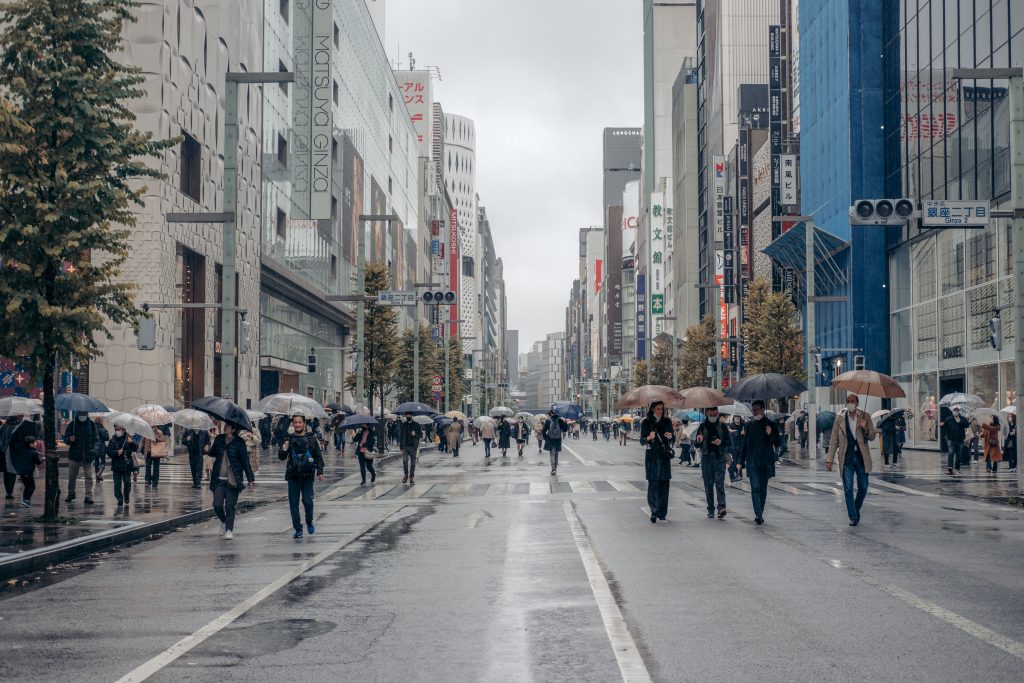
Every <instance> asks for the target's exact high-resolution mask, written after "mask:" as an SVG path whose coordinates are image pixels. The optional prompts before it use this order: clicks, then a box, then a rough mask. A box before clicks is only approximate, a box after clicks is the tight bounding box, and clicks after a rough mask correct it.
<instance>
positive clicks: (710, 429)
mask: <svg viewBox="0 0 1024 683" xmlns="http://www.w3.org/2000/svg"><path fill="white" fill-rule="evenodd" d="M695 438H696V439H697V443H699V444H700V448H701V459H700V474H701V478H702V479H703V480H704V497H705V498H706V499H707V503H708V519H714V518H715V509H716V507H715V494H716V492H717V494H718V506H717V510H718V519H724V518H725V515H726V513H727V510H726V508H725V458H726V456H727V455H728V454H729V448H730V443H731V441H730V439H729V428H728V426H726V425H725V424H724V423H723V422H721V421H720V420H719V415H718V408H717V407H710V408H708V409H707V410H705V411H704V421H703V422H701V423H700V426H699V427H697V433H696V435H695Z"/></svg>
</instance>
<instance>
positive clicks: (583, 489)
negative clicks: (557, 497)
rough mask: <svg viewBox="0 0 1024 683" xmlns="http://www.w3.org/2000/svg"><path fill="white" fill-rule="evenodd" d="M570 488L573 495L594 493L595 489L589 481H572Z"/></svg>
mask: <svg viewBox="0 0 1024 683" xmlns="http://www.w3.org/2000/svg"><path fill="white" fill-rule="evenodd" d="M569 488H571V489H572V492H573V493H593V492H594V487H593V485H592V484H591V483H590V482H589V481H570V482H569Z"/></svg>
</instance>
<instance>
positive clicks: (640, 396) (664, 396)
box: [615, 384, 684, 410]
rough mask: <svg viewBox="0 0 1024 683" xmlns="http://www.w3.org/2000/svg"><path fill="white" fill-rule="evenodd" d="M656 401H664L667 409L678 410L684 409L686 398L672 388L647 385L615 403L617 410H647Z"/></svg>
mask: <svg viewBox="0 0 1024 683" xmlns="http://www.w3.org/2000/svg"><path fill="white" fill-rule="evenodd" d="M655 401H664V402H665V405H666V406H667V407H669V408H676V407H682V405H683V403H684V398H683V395H682V394H681V393H680V392H678V391H676V390H675V389H673V388H672V387H667V386H665V385H663V384H645V385H644V386H642V387H637V388H636V389H630V390H629V391H627V392H626V393H625V394H623V395H622V398H620V399H619V400H618V401H616V402H615V409H616V410H624V409H626V408H646V407H648V406H649V405H651V404H652V403H654V402H655Z"/></svg>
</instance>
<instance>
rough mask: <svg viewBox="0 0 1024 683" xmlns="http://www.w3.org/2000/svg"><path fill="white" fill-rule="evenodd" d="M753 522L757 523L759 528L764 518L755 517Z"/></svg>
mask: <svg viewBox="0 0 1024 683" xmlns="http://www.w3.org/2000/svg"><path fill="white" fill-rule="evenodd" d="M754 522H755V523H757V525H758V526H761V525H762V524H764V517H755V518H754Z"/></svg>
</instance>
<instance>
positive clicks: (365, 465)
mask: <svg viewBox="0 0 1024 683" xmlns="http://www.w3.org/2000/svg"><path fill="white" fill-rule="evenodd" d="M358 456H359V477H360V479H361V481H362V483H364V484H365V483H366V470H370V478H371V479H376V478H377V470H375V469H373V458H367V457H366V456H365V455H363V454H362V453H359V454H358Z"/></svg>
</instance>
